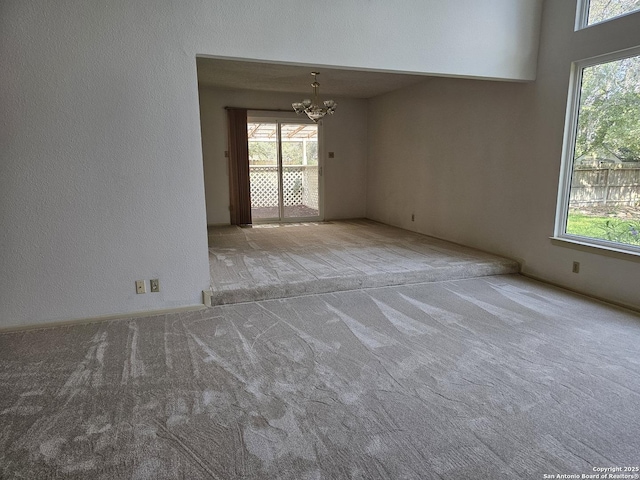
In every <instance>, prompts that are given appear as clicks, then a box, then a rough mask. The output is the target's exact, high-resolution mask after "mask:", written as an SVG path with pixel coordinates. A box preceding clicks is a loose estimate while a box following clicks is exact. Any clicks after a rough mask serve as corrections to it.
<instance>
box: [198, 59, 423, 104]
mask: <svg viewBox="0 0 640 480" xmlns="http://www.w3.org/2000/svg"><path fill="white" fill-rule="evenodd" d="M196 64H197V67H198V84H199V85H200V86H205V87H218V88H236V89H242V90H262V91H269V92H291V93H309V94H310V93H311V82H313V77H312V76H311V72H312V71H317V72H320V75H318V83H320V94H321V95H334V96H340V97H353V98H371V97H375V96H376V95H381V94H383V93H387V92H390V91H392V90H397V89H399V88H402V87H406V86H409V85H413V84H415V83H418V82H423V81H426V80H427V79H428V78H430V77H428V76H426V75H417V74H407V73H392V72H371V71H364V70H344V69H337V68H327V67H313V66H308V65H289V64H277V63H261V62H254V61H244V60H229V59H226V58H225V59H221V58H208V57H207V58H205V57H198V58H196Z"/></svg>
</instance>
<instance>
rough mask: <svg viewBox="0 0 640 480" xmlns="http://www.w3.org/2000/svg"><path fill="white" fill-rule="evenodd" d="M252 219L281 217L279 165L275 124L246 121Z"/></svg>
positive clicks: (277, 218) (276, 126)
mask: <svg viewBox="0 0 640 480" xmlns="http://www.w3.org/2000/svg"><path fill="white" fill-rule="evenodd" d="M247 136H248V139H249V179H250V184H251V218H252V219H253V220H254V221H257V222H260V221H263V220H279V219H280V174H279V171H280V169H279V166H278V124H277V123H275V122H274V123H251V122H249V123H247Z"/></svg>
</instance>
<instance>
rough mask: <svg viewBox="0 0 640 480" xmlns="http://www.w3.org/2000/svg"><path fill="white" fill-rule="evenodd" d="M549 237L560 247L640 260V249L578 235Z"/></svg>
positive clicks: (621, 258) (623, 258)
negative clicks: (573, 236) (604, 242)
mask: <svg viewBox="0 0 640 480" xmlns="http://www.w3.org/2000/svg"><path fill="white" fill-rule="evenodd" d="M549 239H550V240H551V243H552V244H553V245H556V246H558V247H565V248H573V249H575V250H581V251H583V252H588V253H595V254H598V255H604V256H606V257H612V258H617V259H620V260H627V261H633V262H640V250H638V251H636V250H627V249H623V248H616V247H614V246H609V245H601V244H596V243H591V242H589V241H588V239H585V240H581V239H580V238H578V237H576V238H568V237H549ZM636 248H637V247H636Z"/></svg>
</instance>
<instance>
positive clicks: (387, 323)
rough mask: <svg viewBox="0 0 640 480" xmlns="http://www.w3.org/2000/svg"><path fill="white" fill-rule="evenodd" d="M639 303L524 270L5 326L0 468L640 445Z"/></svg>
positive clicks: (495, 472) (40, 471)
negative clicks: (527, 275) (19, 328)
mask: <svg viewBox="0 0 640 480" xmlns="http://www.w3.org/2000/svg"><path fill="white" fill-rule="evenodd" d="M639 345H640V318H639V317H638V316H637V315H634V314H632V313H629V312H625V311H622V310H618V309H615V308H611V307H608V306H606V305H604V304H600V303H596V302H592V301H589V300H587V299H585V298H582V297H577V296H573V295H570V294H568V293H566V292H563V291H561V290H557V289H554V288H551V287H548V286H545V285H542V284H539V283H536V282H533V281H530V280H527V279H524V278H523V277H521V276H519V275H505V276H496V277H484V278H476V279H467V280H457V281H451V282H440V283H424V284H416V285H408V286H398V287H385V288H376V289H368V290H356V291H349V292H338V293H333V294H322V295H311V296H305V297H297V298H289V299H282V300H270V301H264V302H258V303H246V304H236V305H227V306H219V307H214V308H210V309H207V310H203V311H199V312H193V313H189V314H180V315H178V314H174V315H165V316H157V317H150V318H144V319H131V320H125V321H114V322H102V323H94V324H89V325H83V326H82V325H81V326H73V327H65V328H53V329H48V330H40V331H25V332H18V333H11V334H3V335H0V477H1V478H3V479H5V478H6V479H14V478H19V479H22V478H28V479H52V478H65V479H105V480H106V479H110V480H111V479H130V478H131V479H234V478H246V479H337V478H340V479H451V480H454V479H455V480H460V479H482V480H487V479H519V478H523V479H542V478H543V475H544V474H583V473H584V474H589V473H593V471H592V469H593V467H616V466H627V465H638V463H639V461H640V455H639V453H638V452H640V435H639V432H640V354H639V353H638V352H639V348H640V347H639Z"/></svg>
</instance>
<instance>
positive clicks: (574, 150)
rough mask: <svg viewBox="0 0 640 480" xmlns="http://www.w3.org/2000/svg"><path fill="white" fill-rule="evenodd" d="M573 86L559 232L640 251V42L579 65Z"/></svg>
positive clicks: (563, 234)
mask: <svg viewBox="0 0 640 480" xmlns="http://www.w3.org/2000/svg"><path fill="white" fill-rule="evenodd" d="M592 3H593V0H592ZM572 90H573V92H572V94H571V95H570V99H569V100H570V101H569V115H568V118H569V124H568V125H567V127H566V135H565V149H564V151H565V154H564V155H565V158H564V159H563V162H564V167H563V184H562V185H561V189H560V200H559V209H558V221H557V225H556V236H560V237H566V238H569V239H573V240H578V241H581V242H584V243H589V244H593V245H597V246H602V247H614V248H616V249H622V250H628V251H633V252H637V253H640V48H636V49H633V50H629V51H627V52H626V55H625V54H624V53H622V54H621V53H617V54H612V55H607V56H603V57H597V58H593V59H589V60H586V61H582V62H577V63H575V64H574V69H573V77H572Z"/></svg>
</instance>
